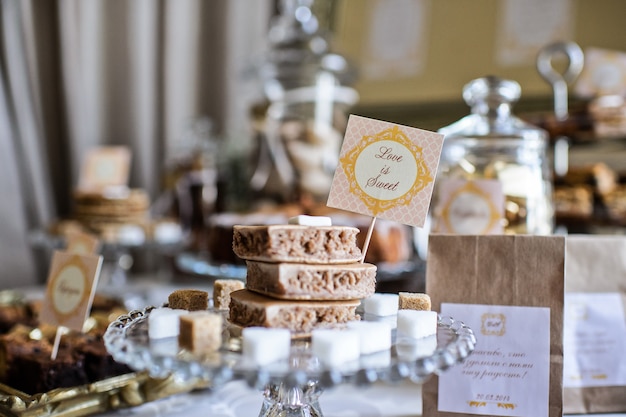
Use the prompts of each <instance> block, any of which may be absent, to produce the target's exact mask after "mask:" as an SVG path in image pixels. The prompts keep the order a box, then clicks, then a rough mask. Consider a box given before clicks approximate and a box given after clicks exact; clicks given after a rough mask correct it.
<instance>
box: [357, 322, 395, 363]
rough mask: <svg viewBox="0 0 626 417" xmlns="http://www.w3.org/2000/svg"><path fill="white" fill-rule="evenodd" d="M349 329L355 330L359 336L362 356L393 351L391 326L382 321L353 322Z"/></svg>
mask: <svg viewBox="0 0 626 417" xmlns="http://www.w3.org/2000/svg"><path fill="white" fill-rule="evenodd" d="M347 327H348V329H352V330H355V331H356V332H357V333H358V335H359V351H360V353H361V355H367V354H370V353H373V352H380V351H382V350H386V349H391V326H390V325H389V324H388V323H385V322H382V321H378V322H376V321H351V322H348V324H347Z"/></svg>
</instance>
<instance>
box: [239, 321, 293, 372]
mask: <svg viewBox="0 0 626 417" xmlns="http://www.w3.org/2000/svg"><path fill="white" fill-rule="evenodd" d="M241 335H242V347H241V348H242V354H243V356H244V358H247V359H250V360H251V361H252V362H254V363H255V364H256V365H258V366H264V365H268V364H270V363H272V362H276V361H278V360H281V359H286V358H288V357H289V353H290V352H291V332H290V331H289V330H287V329H269V328H266V327H246V328H244V329H243V330H242V331H241Z"/></svg>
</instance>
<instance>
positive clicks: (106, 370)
mask: <svg viewBox="0 0 626 417" xmlns="http://www.w3.org/2000/svg"><path fill="white" fill-rule="evenodd" d="M62 343H63V344H65V345H66V347H67V349H73V351H74V352H76V353H77V354H78V355H79V356H81V357H83V358H84V361H83V362H84V368H85V373H86V375H87V380H88V381H89V382H95V381H100V380H103V379H106V378H110V377H113V376H117V375H123V374H127V373H130V372H133V370H132V369H131V368H129V367H128V365H125V364H123V363H119V362H116V361H115V360H114V359H113V356H111V355H110V354H109V352H108V351H107V350H106V347H105V346H104V340H103V338H102V334H82V333H76V334H73V335H71V336H69V335H68V336H64V337H63V339H62Z"/></svg>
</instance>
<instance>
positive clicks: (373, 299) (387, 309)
mask: <svg viewBox="0 0 626 417" xmlns="http://www.w3.org/2000/svg"><path fill="white" fill-rule="evenodd" d="M398 300H399V296H398V294H386V293H375V294H373V295H371V296H370V297H367V298H364V299H363V301H362V303H363V311H364V312H365V314H371V315H373V316H381V317H384V316H393V315H395V314H396V313H397V312H398Z"/></svg>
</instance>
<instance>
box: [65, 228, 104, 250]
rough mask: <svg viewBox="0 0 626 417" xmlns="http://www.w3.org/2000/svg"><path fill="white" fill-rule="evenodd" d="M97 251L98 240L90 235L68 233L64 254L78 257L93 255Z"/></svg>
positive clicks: (98, 247) (98, 246)
mask: <svg viewBox="0 0 626 417" xmlns="http://www.w3.org/2000/svg"><path fill="white" fill-rule="evenodd" d="M99 249H100V240H99V239H98V238H97V237H96V236H94V235H92V234H90V233H84V232H70V233H68V235H67V245H66V247H65V251H66V252H70V253H76V254H78V255H95V254H97V253H98V251H99Z"/></svg>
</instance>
